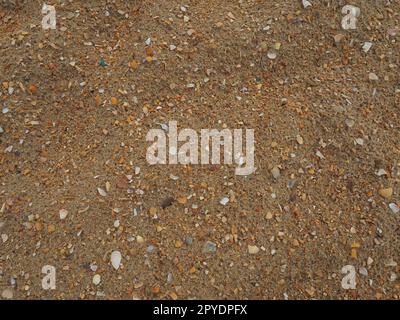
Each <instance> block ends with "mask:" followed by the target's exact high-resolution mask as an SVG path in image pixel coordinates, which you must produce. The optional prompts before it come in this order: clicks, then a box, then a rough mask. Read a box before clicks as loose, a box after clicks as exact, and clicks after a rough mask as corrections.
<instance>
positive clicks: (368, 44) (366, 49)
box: [362, 42, 372, 53]
mask: <svg viewBox="0 0 400 320" xmlns="http://www.w3.org/2000/svg"><path fill="white" fill-rule="evenodd" d="M371 47H372V42H365V43H364V44H363V46H362V49H363V51H364V52H365V53H367V52H368V51H369V50H370V49H371Z"/></svg>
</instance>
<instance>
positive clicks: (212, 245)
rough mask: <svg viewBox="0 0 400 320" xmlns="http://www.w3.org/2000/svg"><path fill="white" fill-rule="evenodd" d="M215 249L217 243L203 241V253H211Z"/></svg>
mask: <svg viewBox="0 0 400 320" xmlns="http://www.w3.org/2000/svg"><path fill="white" fill-rule="evenodd" d="M215 251H217V245H216V244H215V243H214V242H211V241H207V242H206V243H204V246H203V252H204V253H211V252H215Z"/></svg>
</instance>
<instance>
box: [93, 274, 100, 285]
mask: <svg viewBox="0 0 400 320" xmlns="http://www.w3.org/2000/svg"><path fill="white" fill-rule="evenodd" d="M92 282H93V284H94V285H95V286H98V285H99V284H100V282H101V276H100V275H99V274H95V275H94V276H93V280H92Z"/></svg>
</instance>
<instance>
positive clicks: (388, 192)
mask: <svg viewBox="0 0 400 320" xmlns="http://www.w3.org/2000/svg"><path fill="white" fill-rule="evenodd" d="M378 192H379V195H380V196H382V197H384V198H386V199H390V198H391V197H392V195H393V188H382V189H379V191H378Z"/></svg>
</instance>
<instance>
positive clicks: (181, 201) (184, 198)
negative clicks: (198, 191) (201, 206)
mask: <svg viewBox="0 0 400 320" xmlns="http://www.w3.org/2000/svg"><path fill="white" fill-rule="evenodd" d="M176 201H178V203H179V204H186V202H187V198H186V197H179V198H178V199H176Z"/></svg>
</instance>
